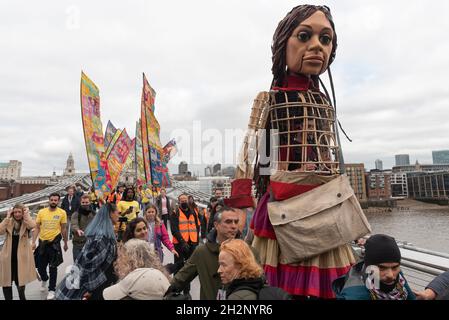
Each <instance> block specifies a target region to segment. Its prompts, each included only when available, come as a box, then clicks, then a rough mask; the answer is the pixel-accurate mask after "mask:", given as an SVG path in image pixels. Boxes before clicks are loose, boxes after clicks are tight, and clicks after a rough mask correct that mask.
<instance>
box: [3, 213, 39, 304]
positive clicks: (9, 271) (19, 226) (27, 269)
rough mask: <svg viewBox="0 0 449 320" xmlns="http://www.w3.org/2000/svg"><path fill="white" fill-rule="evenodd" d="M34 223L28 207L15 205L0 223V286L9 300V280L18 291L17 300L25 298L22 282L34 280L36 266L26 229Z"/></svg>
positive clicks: (10, 289)
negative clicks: (0, 242) (1, 240)
mask: <svg viewBox="0 0 449 320" xmlns="http://www.w3.org/2000/svg"><path fill="white" fill-rule="evenodd" d="M35 226H36V223H35V222H34V221H33V219H32V218H31V216H30V213H29V211H28V208H26V207H25V206H23V205H22V204H16V205H15V206H14V207H13V208H12V209H11V210H9V211H8V213H7V215H6V218H5V219H4V220H3V221H2V223H0V235H4V234H6V238H5V243H4V244H3V248H2V250H1V253H0V286H2V287H3V295H4V296H5V300H12V282H13V281H14V282H15V283H16V286H17V290H18V291H19V298H20V300H26V298H25V285H26V284H27V283H30V282H32V281H34V280H35V279H36V267H35V264H34V257H33V251H32V249H31V242H30V237H29V231H30V230H32V229H33V228H34V227H35Z"/></svg>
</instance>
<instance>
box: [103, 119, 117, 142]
mask: <svg viewBox="0 0 449 320" xmlns="http://www.w3.org/2000/svg"><path fill="white" fill-rule="evenodd" d="M116 132H117V129H116V128H115V127H114V125H113V124H112V122H111V120H109V121H108V125H107V126H106V131H105V133H104V148H105V149H107V148H108V146H109V144H110V143H111V141H112V138H113V137H114V135H115V133H116Z"/></svg>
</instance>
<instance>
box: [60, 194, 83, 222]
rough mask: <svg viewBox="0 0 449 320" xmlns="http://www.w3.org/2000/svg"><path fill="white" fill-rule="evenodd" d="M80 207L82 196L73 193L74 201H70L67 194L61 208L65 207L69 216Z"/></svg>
mask: <svg viewBox="0 0 449 320" xmlns="http://www.w3.org/2000/svg"><path fill="white" fill-rule="evenodd" d="M79 207H80V198H78V197H77V196H76V195H73V198H72V201H71V202H69V195H66V196H65V197H64V199H62V203H61V209H64V210H65V212H66V213H67V217H71V216H72V214H73V213H74V212H75V211H78V209H79Z"/></svg>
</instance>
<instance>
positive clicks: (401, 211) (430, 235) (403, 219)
mask: <svg viewBox="0 0 449 320" xmlns="http://www.w3.org/2000/svg"><path fill="white" fill-rule="evenodd" d="M364 211H365V213H366V216H367V218H368V221H369V222H370V224H371V228H372V229H373V234H374V233H385V234H388V235H391V236H393V237H395V238H396V239H397V240H401V241H407V242H411V243H412V244H413V245H415V246H417V247H421V248H425V249H429V250H434V251H440V252H445V253H449V206H447V205H446V206H439V205H436V204H428V203H422V202H418V201H414V200H408V199H406V200H399V201H398V208H394V209H391V212H390V211H389V210H388V209H384V208H369V209H366V210H364Z"/></svg>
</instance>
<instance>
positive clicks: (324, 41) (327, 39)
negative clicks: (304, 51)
mask: <svg viewBox="0 0 449 320" xmlns="http://www.w3.org/2000/svg"><path fill="white" fill-rule="evenodd" d="M320 41H321V43H322V44H324V45H328V44H330V43H331V42H332V38H331V37H330V36H328V35H327V34H324V35H322V36H321V37H320Z"/></svg>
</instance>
